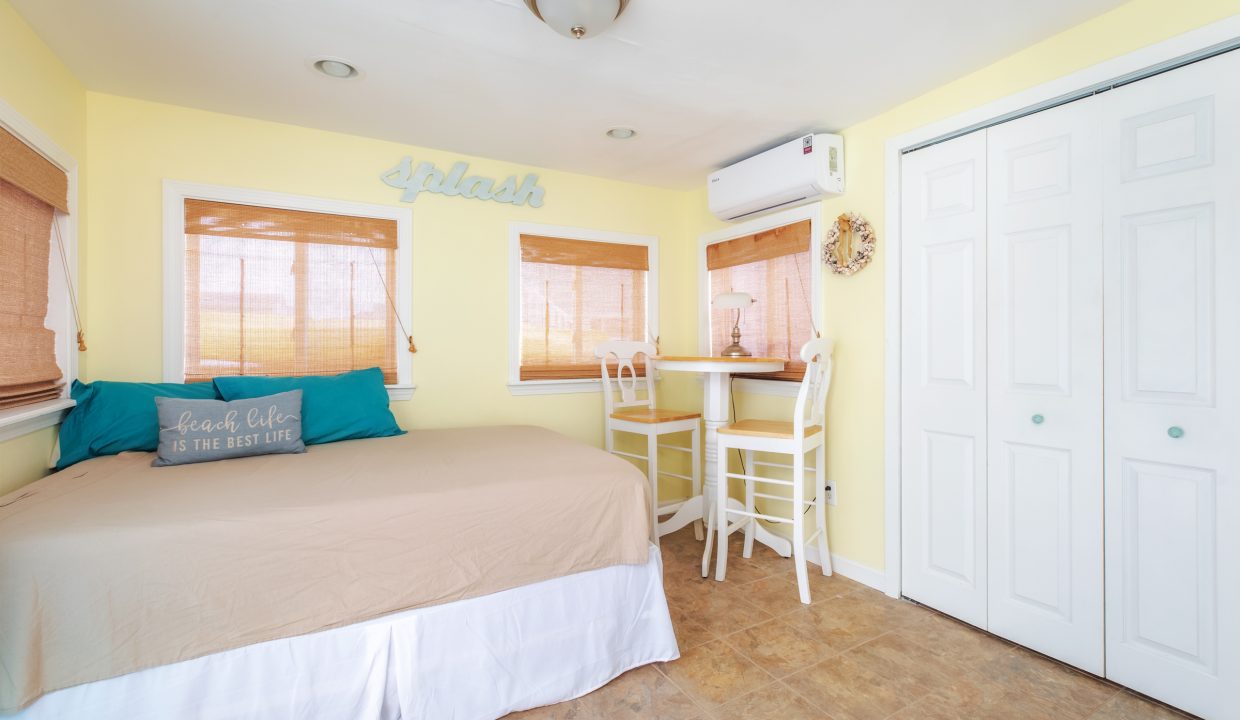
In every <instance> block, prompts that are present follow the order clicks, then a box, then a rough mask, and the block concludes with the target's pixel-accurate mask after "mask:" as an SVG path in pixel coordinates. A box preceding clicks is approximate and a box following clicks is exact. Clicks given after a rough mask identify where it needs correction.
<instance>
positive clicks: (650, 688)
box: [578, 665, 703, 720]
mask: <svg viewBox="0 0 1240 720" xmlns="http://www.w3.org/2000/svg"><path fill="white" fill-rule="evenodd" d="M578 703H579V705H580V706H581V708H582V710H583V712H584V713H585V716H586V717H591V718H594V717H597V718H600V719H604V718H605V719H607V720H639V719H640V720H701V719H702V718H703V713H702V710H701V708H699V707H698V706H697V704H696V703H695V702H693V700H691V699H690V698H689V696H688V695H686V694H685V693H684V692H682V691H681V690H680V689H679V688H677V687H676V685H675V684H674V683H672V681H671V680H668V679H667V677H666V676H665V675H664V674H663V673H661V672H659V671H658V670H656V669H655V667H654V666H653V665H646V666H643V667H640V668H637V669H635V670H630V671H629V672H627V673H625V674H623V675H621V676H620V677H618V678H616V679H615V680H612V681H611V682H610V683H608V684H607V685H604V686H603V687H601V688H599V689H598V690H595V691H594V692H592V693H590V694H589V695H586V696H585V697H582V698H579V700H578Z"/></svg>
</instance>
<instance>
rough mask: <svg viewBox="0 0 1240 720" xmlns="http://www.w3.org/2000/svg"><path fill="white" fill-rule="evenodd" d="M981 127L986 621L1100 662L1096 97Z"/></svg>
mask: <svg viewBox="0 0 1240 720" xmlns="http://www.w3.org/2000/svg"><path fill="white" fill-rule="evenodd" d="M988 133H989V138H988V141H987V145H988V163H989V170H988V176H989V178H990V184H989V188H988V193H987V196H988V199H987V203H988V209H987V217H988V239H987V248H988V257H987V274H988V278H989V287H988V303H989V312H988V323H989V330H988V333H987V337H988V347H989V358H988V361H989V380H988V383H987V387H988V399H987V407H988V419H989V426H988V431H987V436H988V441H989V451H988V490H987V496H988V510H987V512H988V544H989V551H988V557H989V563H988V570H987V574H988V577H989V607H988V611H987V612H988V616H989V623H988V626H987V627H988V629H989V630H990V631H991V632H993V633H995V634H997V635H1001V636H1003V637H1006V638H1009V639H1011V640H1014V641H1016V642H1018V643H1020V644H1022V645H1026V646H1028V647H1031V648H1033V649H1035V650H1037V651H1039V652H1042V653H1045V654H1047V655H1050V656H1052V657H1056V658H1059V659H1061V660H1063V661H1065V662H1068V663H1071V664H1073V665H1076V666H1077V667H1080V668H1083V669H1085V670H1088V671H1090V672H1094V673H1099V674H1101V673H1102V671H1103V588H1102V579H1101V576H1102V462H1101V458H1102V367H1101V366H1102V291H1101V279H1102V237H1101V235H1102V233H1101V224H1102V210H1101V207H1100V199H1101V187H1100V179H1099V172H1098V148H1097V146H1098V138H1097V135H1098V120H1097V115H1096V109H1095V107H1094V104H1093V101H1092V100H1083V101H1079V102H1075V103H1072V104H1070V105H1065V106H1062V107H1058V108H1054V109H1052V110H1047V111H1045V112H1041V113H1038V114H1036V115H1031V116H1029V117H1025V118H1021V119H1018V120H1014V121H1012V122H1008V123H1004V124H1003V125H1000V126H997V127H994V128H991V129H990V130H989V131H988Z"/></svg>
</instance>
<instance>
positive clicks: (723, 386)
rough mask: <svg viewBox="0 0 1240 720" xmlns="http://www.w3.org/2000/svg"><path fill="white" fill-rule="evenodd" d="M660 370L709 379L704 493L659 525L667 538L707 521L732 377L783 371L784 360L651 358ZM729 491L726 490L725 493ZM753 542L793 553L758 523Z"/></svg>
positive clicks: (737, 503) (738, 506)
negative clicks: (720, 435) (694, 523)
mask: <svg viewBox="0 0 1240 720" xmlns="http://www.w3.org/2000/svg"><path fill="white" fill-rule="evenodd" d="M651 362H653V363H654V366H655V368H656V369H658V370H666V371H668V372H691V373H700V374H702V375H704V376H705V377H706V382H705V383H704V386H705V387H704V390H703V396H702V420H703V422H704V423H705V424H706V442H705V443H704V445H705V453H704V454H705V456H706V468H705V478H704V481H703V483H702V494H701V495H695V496H693V497H691V498H689V499H688V500H687V501H685V504H684V505H683V506H681V508H680V509H679V510H677V511H676V514H675V515H673V516H672V517H670V518H668V519H667V520H666V521H664V522H661V523H659V534H660V535H666V534H667V533H670V532H676V531H677V530H679V529H680V528H682V527H684V526H686V525H688V524H689V523H691V522H693V521H695V520H699V519H701V520H703V521H705V519H706V510H707V508H709V507H711V505H710V504H709V503H712V502H714V497H715V492H716V489H717V488H716V487H715V472H716V470H717V469H718V466H719V463H720V462H721V461H722V462H727V458H720V457H719V428H721V427H723V426H724V425H726V424H728V412H729V410H730V408H731V400H732V383H731V382H730V380H731V377H732V375H733V374H736V373H745V374H750V373H768V372H779V371H780V370H783V369H784V360H783V359H781V358H763V357H695V356H683V355H659V356H656V357H654V358H651ZM725 492H726V490H725ZM728 504H729V506H731V507H734V508H735V509H737V510H743V509H744V506H743V505H742V504H741V503H740V501H738V500H736V499H735V498H729V500H728ZM754 539H755V540H757V541H758V542H760V543H762V544H763V545H766V546H767V547H769V548H771V549H772V550H774V551H775V552H777V553H779V554H780V555H782V556H783V557H789V556H790V555H791V554H792V544H791V543H790V542H788V541H787V540H785V539H783V538H781V537H779V536H778V535H776V534H774V533H772V532H771V531H769V530H767V529H766V528H765V527H763V526H762V524H761V523H758V524H757V527H756V529H755V532H754Z"/></svg>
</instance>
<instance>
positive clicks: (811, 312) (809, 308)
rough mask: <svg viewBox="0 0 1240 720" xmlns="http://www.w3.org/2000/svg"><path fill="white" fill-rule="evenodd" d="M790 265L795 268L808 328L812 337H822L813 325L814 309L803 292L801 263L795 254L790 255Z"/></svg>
mask: <svg viewBox="0 0 1240 720" xmlns="http://www.w3.org/2000/svg"><path fill="white" fill-rule="evenodd" d="M792 263H793V264H794V265H796V268H797V285H799V286H800V287H801V300H802V301H804V302H805V309H806V311H808V312H809V326H810V328H812V329H813V331H814V337H815V338H820V337H822V333H820V332H818V325H817V324H815V323H814V308H813V306H812V305H810V304H809V294H808V293H806V292H805V280H804V279H802V277H801V261H800V260H798V259H797V256H796V254H795V253H794V254H793V255H792Z"/></svg>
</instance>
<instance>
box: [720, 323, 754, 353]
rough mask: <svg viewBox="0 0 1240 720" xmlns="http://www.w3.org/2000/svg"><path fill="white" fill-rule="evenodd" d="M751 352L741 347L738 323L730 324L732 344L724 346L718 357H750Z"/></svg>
mask: <svg viewBox="0 0 1240 720" xmlns="http://www.w3.org/2000/svg"><path fill="white" fill-rule="evenodd" d="M752 355H753V353H751V352H749V351H748V350H746V349H745V348H743V347H741V329H740V326H738V325H733V326H732V344H731V345H729V346H727V347H725V348H724V349H723V351H722V352H720V353H719V356H720V357H750V356H752Z"/></svg>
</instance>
